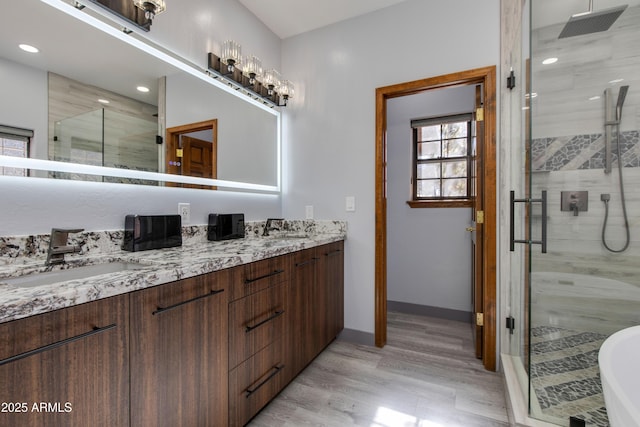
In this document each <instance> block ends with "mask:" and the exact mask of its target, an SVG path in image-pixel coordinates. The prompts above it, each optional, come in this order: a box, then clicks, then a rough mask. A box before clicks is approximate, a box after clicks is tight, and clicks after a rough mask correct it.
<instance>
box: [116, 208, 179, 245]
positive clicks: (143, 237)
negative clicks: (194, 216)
mask: <svg viewBox="0 0 640 427" xmlns="http://www.w3.org/2000/svg"><path fill="white" fill-rule="evenodd" d="M174 246H182V218H181V217H180V215H127V216H126V217H125V219H124V242H123V244H122V249H124V250H125V251H130V252H137V251H146V250H150V249H162V248H172V247H174Z"/></svg>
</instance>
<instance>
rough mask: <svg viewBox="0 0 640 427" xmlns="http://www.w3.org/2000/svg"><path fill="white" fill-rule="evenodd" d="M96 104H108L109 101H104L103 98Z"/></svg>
mask: <svg viewBox="0 0 640 427" xmlns="http://www.w3.org/2000/svg"><path fill="white" fill-rule="evenodd" d="M98 102H99V103H101V104H108V103H109V100H108V99H104V98H100V99H98Z"/></svg>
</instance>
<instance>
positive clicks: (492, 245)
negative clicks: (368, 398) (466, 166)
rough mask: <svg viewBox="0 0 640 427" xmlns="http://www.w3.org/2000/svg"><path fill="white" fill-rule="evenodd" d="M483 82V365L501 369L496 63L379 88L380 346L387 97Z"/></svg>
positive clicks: (379, 333)
mask: <svg viewBox="0 0 640 427" xmlns="http://www.w3.org/2000/svg"><path fill="white" fill-rule="evenodd" d="M477 84H482V85H483V87H484V105H483V108H484V130H483V136H484V147H483V148H484V149H483V151H482V157H483V159H482V160H483V162H482V170H479V171H478V174H479V176H480V177H481V180H482V185H483V187H484V191H483V196H482V199H483V200H482V202H483V206H484V233H483V237H482V241H481V242H480V244H481V245H482V251H483V253H484V254H485V256H484V258H483V261H482V263H483V272H482V282H483V283H484V294H483V298H482V306H483V314H484V327H483V332H482V337H483V343H482V353H483V358H482V361H483V364H484V366H485V368H486V369H488V370H491V371H495V370H496V368H497V348H496V339H497V336H496V330H497V329H496V328H497V326H496V322H497V320H496V299H497V295H496V292H497V287H496V275H497V259H496V248H497V228H496V216H497V204H496V161H497V158H496V135H495V133H496V67H495V66H489V67H483V68H476V69H473V70H467V71H461V72H458V73H453V74H447V75H442V76H436V77H431V78H426V79H422V80H415V81H412V82H407V83H400V84H396V85H391V86H385V87H380V88H377V89H376V133H375V134H376V143H375V144H376V147H375V153H376V154H375V158H376V172H375V179H376V184H375V187H376V190H375V199H376V209H375V218H376V219H375V304H374V305H375V344H376V346H378V347H383V346H384V345H385V344H386V340H387V206H386V203H387V195H386V145H387V141H386V127H387V124H386V115H387V100H388V99H391V98H396V97H401V96H406V95H412V94H415V93H420V92H424V91H426V90H432V89H440V88H446V87H455V86H468V85H474V86H475V85H477Z"/></svg>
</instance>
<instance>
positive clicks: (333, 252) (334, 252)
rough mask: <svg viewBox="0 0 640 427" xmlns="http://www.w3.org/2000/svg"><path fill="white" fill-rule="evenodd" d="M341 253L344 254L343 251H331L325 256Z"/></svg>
mask: <svg viewBox="0 0 640 427" xmlns="http://www.w3.org/2000/svg"><path fill="white" fill-rule="evenodd" d="M340 252H342V249H336V250H335V251H331V252H327V253H326V254H324V255H325V256H331V255H337V254H339V253H340Z"/></svg>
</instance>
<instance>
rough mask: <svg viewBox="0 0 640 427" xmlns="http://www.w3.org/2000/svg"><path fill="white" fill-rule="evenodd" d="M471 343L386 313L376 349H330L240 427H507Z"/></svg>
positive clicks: (495, 378)
mask: <svg viewBox="0 0 640 427" xmlns="http://www.w3.org/2000/svg"><path fill="white" fill-rule="evenodd" d="M471 340H472V338H471V326H470V325H469V324H467V323H461V322H455V321H448V320H442V319H437V318H430V317H423V316H416V315H408V314H400V313H393V312H390V313H389V318H388V343H387V345H386V346H385V347H384V348H382V349H379V348H376V347H369V346H363V345H357V344H352V343H349V342H345V341H340V340H337V341H334V342H333V343H332V344H331V345H329V347H327V349H326V350H325V351H324V352H322V353H321V354H320V355H319V356H318V357H317V358H316V359H315V360H314V361H313V362H312V363H311V364H310V365H309V366H308V367H307V368H306V369H305V370H304V371H303V372H302V373H301V374H300V375H299V376H298V377H297V378H296V379H295V380H294V381H293V382H292V383H291V384H289V386H288V387H287V388H286V389H284V390H283V391H282V392H281V393H280V395H278V396H277V397H276V398H275V399H274V400H273V401H272V402H271V403H270V404H269V405H268V406H267V407H266V408H265V409H264V410H263V411H262V412H260V413H259V414H258V415H257V416H256V417H255V418H254V419H253V420H252V421H251V422H250V423H249V424H248V425H249V426H251V427H300V426H326V427H346V426H366V427H405V426H413V427H458V426H459V427H484V426H498V427H499V426H509V423H508V420H507V412H506V404H505V397H504V388H503V383H502V377H501V375H500V374H497V373H495V372H488V371H486V370H485V369H484V368H483V366H482V363H481V362H480V361H479V360H477V359H476V358H475V357H474V354H473V346H472V341H471Z"/></svg>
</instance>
